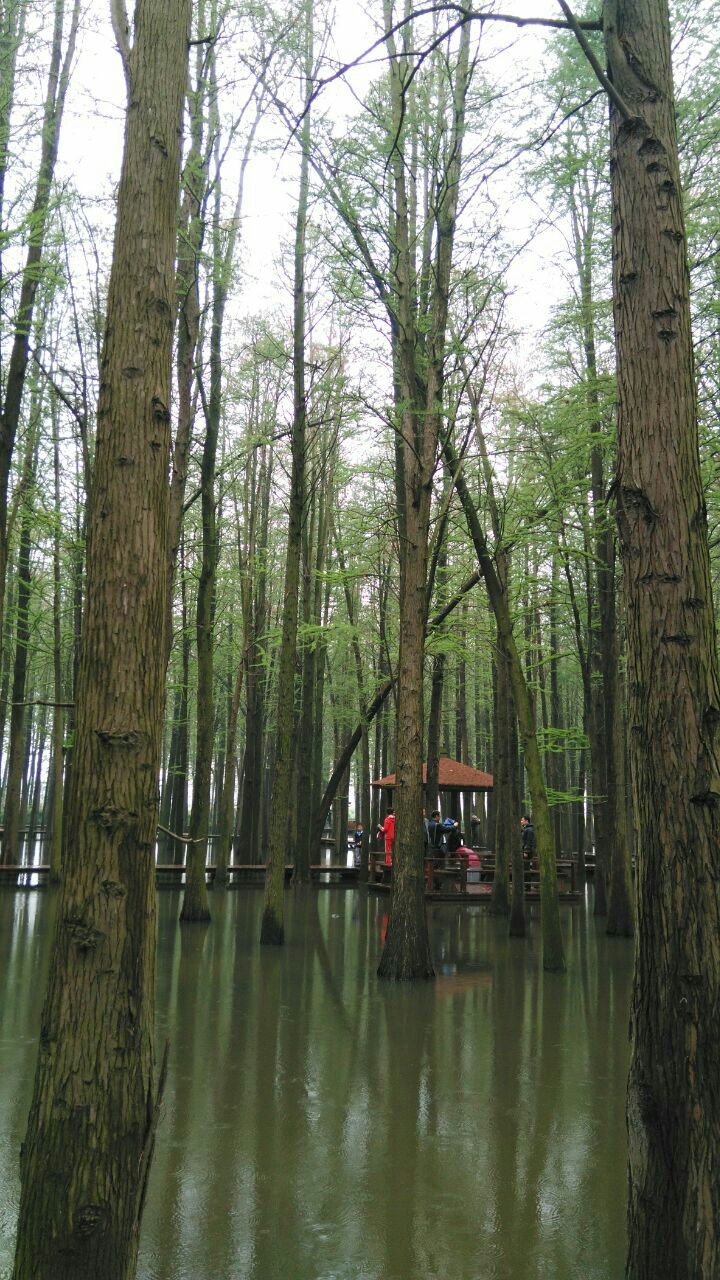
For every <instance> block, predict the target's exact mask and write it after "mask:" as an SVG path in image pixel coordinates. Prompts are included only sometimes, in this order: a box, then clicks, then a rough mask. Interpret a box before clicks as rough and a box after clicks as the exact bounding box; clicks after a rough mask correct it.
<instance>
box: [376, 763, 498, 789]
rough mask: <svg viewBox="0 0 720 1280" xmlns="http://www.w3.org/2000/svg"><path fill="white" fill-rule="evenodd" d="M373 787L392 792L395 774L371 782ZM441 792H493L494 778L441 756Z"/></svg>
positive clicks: (439, 781)
mask: <svg viewBox="0 0 720 1280" xmlns="http://www.w3.org/2000/svg"><path fill="white" fill-rule="evenodd" d="M422 776H423V785H424V784H425V783H426V782H427V765H426V764H424V765H423V767H422ZM370 785H371V786H372V787H385V788H386V789H387V790H388V791H390V790H391V789H392V788H393V787H394V786H395V774H394V773H389V774H388V775H387V777H386V778H377V779H376V781H375V782H371V784H370ZM438 786H439V789H440V791H492V789H493V776H492V774H491V773H483V771H482V769H473V767H472V765H469V764H461V763H460V761H459V760H451V759H450V756H440V772H439V779H438Z"/></svg>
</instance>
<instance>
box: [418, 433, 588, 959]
mask: <svg viewBox="0 0 720 1280" xmlns="http://www.w3.org/2000/svg"><path fill="white" fill-rule="evenodd" d="M443 448H444V453H445V458H446V461H447V463H448V466H450V467H451V469H452V472H453V475H454V476H455V487H456V489H457V493H458V497H459V499H460V501H461V503H462V508H463V511H464V513H465V519H466V520H467V525H468V529H469V532H470V536H471V538H472V541H473V546H474V547H475V553H476V555H477V557H478V562H479V564H480V568H481V571H482V575H483V578H484V579H485V585H486V587H487V592H488V597H489V600H490V604H491V606H492V610H493V613H494V615H495V620H496V622H497V626H498V631H499V636H500V640H501V642H502V645H503V647H504V648H505V650H506V652H507V655H508V675H509V678H510V684H511V687H512V693H513V698H514V700H515V711H516V714H517V718H518V724H519V727H520V736H521V738H522V744H523V748H524V762H525V768H526V770H527V775H528V785H529V787H530V797H531V800H532V808H533V817H534V820H535V831H536V838H537V850H538V859H539V863H540V905H541V919H542V936H543V967H544V968H545V969H551V970H560V969H564V968H565V953H564V948H563V940H562V931H561V928H560V908H559V903H558V891H557V860H556V857H555V846H554V844H553V833H552V821H551V818H550V808H549V805H548V802H547V793H546V791H545V782H544V779H543V771H542V760H541V756H540V750H539V747H538V741H537V732H536V727H535V715H534V711H533V706H532V701H531V698H530V693H529V691H528V686H527V682H526V679H525V675H524V673H523V668H522V661H521V658H520V654H519V653H518V649H517V645H516V643H515V637H514V635H513V625H512V619H511V617H510V612H509V608H508V603H507V599H506V598H505V595H504V593H503V590H502V585H501V583H500V581H499V578H498V574H497V570H496V568H495V565H494V563H493V561H492V559H491V557H490V553H489V551H488V547H487V543H486V541H485V535H484V533H483V531H482V527H481V525H480V521H479V519H478V515H477V511H476V510H475V506H474V503H473V500H472V497H471V495H470V491H469V489H468V486H467V482H466V480H465V477H464V474H463V472H462V470H461V468H460V464H459V460H458V458H457V455H456V453H455V449H454V447H453V445H452V444H451V442H450V440H449V439H448V440H446V441H445V443H444V446H443Z"/></svg>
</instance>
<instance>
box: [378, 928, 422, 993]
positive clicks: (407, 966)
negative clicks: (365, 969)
mask: <svg viewBox="0 0 720 1280" xmlns="http://www.w3.org/2000/svg"><path fill="white" fill-rule="evenodd" d="M377 976H378V978H384V979H385V980H386V981H387V982H426V981H428V979H430V978H434V977H435V969H434V967H433V962H432V956H431V954H430V947H429V944H428V942H427V936H426V938H425V939H423V938H422V937H421V936H420V935H419V934H417V935H416V936H415V937H414V938H408V937H401V932H400V930H399V929H397V928H396V929H395V931H394V934H393V933H392V922H391V924H390V926H389V927H388V933H387V940H386V942H385V947H384V949H383V953H382V956H381V958H380V963H379V965H378V968H377Z"/></svg>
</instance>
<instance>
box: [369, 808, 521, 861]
mask: <svg viewBox="0 0 720 1280" xmlns="http://www.w3.org/2000/svg"><path fill="white" fill-rule="evenodd" d="M422 816H423V824H424V827H425V846H426V848H427V849H428V851H430V852H434V851H437V855H438V856H440V855H441V854H444V853H445V854H454V853H457V852H458V850H461V849H464V848H465V845H464V842H463V835H462V831H461V830H460V823H459V822H458V820H457V818H446V819H445V821H443V819H442V815H441V813H440V810H439V809H433V812H432V813H431V814H430V817H429V818H428V817H427V816H426V814H425V810H424V809H423V811H422ZM361 834H362V833H361ZM377 834H378V839H379V840H382V841H384V845H385V864H386V866H388V867H391V866H392V860H393V846H394V844H395V810H394V809H392V808H390V809H388V811H387V813H386V815H385V820H384V822H383V823H382V824H381V826H380V827H378V832H377ZM520 839H521V841H522V854H523V860H524V862H525V863H526V866H527V869H529V868H530V867H531V866H532V860H533V858H534V857H535V828H534V826H533V824H532V819H531V818H530V815H529V814H528V813H524V814H523V815H522V817H521V819H520Z"/></svg>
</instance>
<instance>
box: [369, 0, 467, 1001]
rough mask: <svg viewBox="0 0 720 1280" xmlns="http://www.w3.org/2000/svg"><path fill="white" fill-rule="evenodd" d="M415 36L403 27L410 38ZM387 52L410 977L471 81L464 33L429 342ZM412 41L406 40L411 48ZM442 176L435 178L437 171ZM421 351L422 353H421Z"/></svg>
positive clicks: (399, 896)
mask: <svg viewBox="0 0 720 1280" xmlns="http://www.w3.org/2000/svg"><path fill="white" fill-rule="evenodd" d="M391 8H392V6H391V5H390V3H389V0H388V2H386V6H385V17H386V28H387V30H388V32H389V30H390V18H391ZM408 37H409V32H408V31H407V29H406V32H405V38H406V40H407V39H408ZM386 43H387V47H388V53H389V54H390V59H391V60H390V69H391V93H392V132H393V136H394V141H393V145H392V156H391V160H390V165H391V167H392V175H393V199H394V214H395V237H394V240H395V245H394V248H395V260H394V266H393V276H394V288H395V296H396V300H397V306H396V311H395V313H394V315H393V324H394V344H395V351H396V363H397V369H398V374H399V389H400V397H401V398H400V403H399V404H398V406H397V410H398V414H397V416H398V439H400V438H401V439H402V442H403V449H402V456H401V457H400V458H399V459H398V462H399V463H400V464H401V470H400V471H399V474H398V489H399V491H400V492H401V502H400V505H399V510H398V514H399V515H400V514H402V518H403V525H404V527H403V529H402V532H401V537H400V653H399V659H398V708H397V752H396V754H397V764H396V775H397V787H396V792H395V797H396V815H395V817H396V835H395V844H394V851H393V891H392V897H391V901H390V915H389V920H388V929H387V934H386V938H385V946H384V948H383V953H382V956H381V959H380V964H379V966H378V974H379V976H380V977H383V978H388V979H390V980H393V981H399V980H402V981H407V980H411V979H415V978H431V977H433V976H434V969H433V964H432V958H431V954H430V944H429V938H428V931H427V917H426V913H425V895H424V888H425V877H424V867H423V861H424V833H423V825H422V807H423V794H422V754H423V733H422V726H423V705H422V703H423V655H424V648H425V631H426V625H427V597H426V579H427V565H428V533H429V525H430V498H431V493H432V480H433V473H434V470H435V464H436V453H437V447H438V440H439V435H440V410H441V407H442V403H443V391H444V361H445V343H446V336H447V323H448V299H449V292H450V276H451V268H452V253H453V240H454V231H455V222H456V217H457V209H458V201H459V187H460V176H461V169H462V144H463V136H464V128H465V100H466V95H467V90H468V86H469V82H470V74H471V72H470V57H469V54H470V36H469V27H468V26H467V25H466V26H465V27H464V28H463V30H462V33H461V40H460V46H459V50H458V54H457V62H456V65H455V68H454V74H453V100H452V124H451V126H450V128H449V134H448V141H447V152H446V154H445V156H444V167H443V170H442V180H441V181H439V192H438V197H437V206H436V208H435V210H434V220H435V224H436V236H437V246H436V251H435V261H434V264H433V266H434V285H433V292H432V300H431V302H430V303H429V311H428V316H427V324H428V331H427V338H426V342H425V343H423V342H422V340H421V338H420V334H419V330H418V321H419V317H418V315H417V312H416V308H415V289H416V277H415V273H414V270H413V254H414V246H413V245H412V241H411V221H410V217H409V212H410V211H409V208H408V197H407V181H406V168H405V165H406V161H405V157H404V155H403V135H404V131H405V126H404V124H403V114H404V97H403V93H404V77H405V75H406V74H407V70H408V65H407V61H406V54H405V55H404V56H403V57H402V58H400V59H397V57H396V50H395V42H394V38H393V37H392V36H390V35H389V34H388V36H387V40H386ZM408 47H409V46H408V45H407V44H406V51H407V48H408ZM438 176H439V175H438ZM421 349H422V351H423V355H422V357H421V355H420V351H421Z"/></svg>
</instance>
